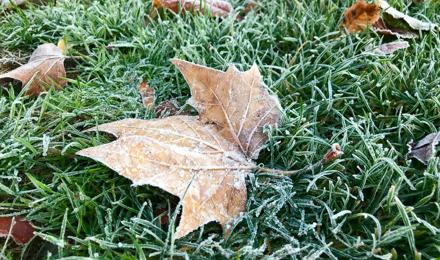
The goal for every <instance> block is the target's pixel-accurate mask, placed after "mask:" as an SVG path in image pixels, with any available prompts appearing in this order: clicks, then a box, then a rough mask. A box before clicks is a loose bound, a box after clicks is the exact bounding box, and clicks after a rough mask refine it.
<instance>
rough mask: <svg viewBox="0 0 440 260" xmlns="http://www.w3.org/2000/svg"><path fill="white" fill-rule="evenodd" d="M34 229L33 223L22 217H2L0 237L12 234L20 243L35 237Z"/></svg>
mask: <svg viewBox="0 0 440 260" xmlns="http://www.w3.org/2000/svg"><path fill="white" fill-rule="evenodd" d="M11 226H12V227H11ZM34 231H35V230H34V227H33V226H32V224H31V223H30V222H28V221H26V220H25V219H23V218H22V217H0V237H7V236H8V235H9V234H10V235H11V237H12V239H13V240H14V241H15V243H17V244H19V245H22V244H26V243H27V242H29V240H31V239H32V238H33V237H34Z"/></svg>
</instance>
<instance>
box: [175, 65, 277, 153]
mask: <svg viewBox="0 0 440 260" xmlns="http://www.w3.org/2000/svg"><path fill="white" fill-rule="evenodd" d="M172 62H173V63H174V64H175V65H176V66H177V68H178V69H179V70H180V72H182V74H183V76H184V77H185V79H186V82H187V83H188V85H189V86H190V88H191V95H192V98H191V99H190V100H189V101H188V103H189V104H191V105H192V106H193V107H194V108H196V109H197V111H198V112H199V114H200V118H201V120H202V121H203V122H209V123H215V124H216V125H217V126H218V127H219V129H220V132H221V134H222V136H223V137H224V138H226V139H227V140H229V141H230V142H233V143H236V144H238V146H239V147H240V150H241V152H242V153H243V154H245V155H246V156H247V157H249V158H251V159H256V158H257V157H258V154H259V152H260V150H261V148H262V145H263V144H264V143H265V142H266V140H267V135H266V134H265V133H263V127H264V126H275V125H276V124H277V123H278V121H279V120H280V118H281V106H280V104H279V101H278V99H277V98H276V97H274V96H271V95H269V93H268V91H267V90H266V89H265V88H264V86H263V84H262V80H261V74H260V71H259V70H258V67H257V66H256V65H254V66H252V68H251V69H250V70H248V71H246V72H240V71H239V70H237V68H236V67H235V66H230V67H229V69H228V70H227V71H226V72H223V71H219V70H215V69H211V68H208V67H205V66H200V65H197V64H193V63H189V62H186V61H182V60H176V59H175V60H173V61H172Z"/></svg>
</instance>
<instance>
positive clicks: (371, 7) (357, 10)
mask: <svg viewBox="0 0 440 260" xmlns="http://www.w3.org/2000/svg"><path fill="white" fill-rule="evenodd" d="M380 13H381V11H380V7H379V6H378V5H377V4H375V3H373V4H369V3H367V2H365V1H364V0H358V1H357V2H356V3H354V4H353V5H352V6H350V7H349V8H348V9H347V10H346V11H345V13H344V26H345V28H346V29H347V31H348V32H349V33H354V32H361V31H363V30H365V29H366V28H367V27H369V26H372V25H373V24H375V23H376V22H377V21H378V20H379V18H380Z"/></svg>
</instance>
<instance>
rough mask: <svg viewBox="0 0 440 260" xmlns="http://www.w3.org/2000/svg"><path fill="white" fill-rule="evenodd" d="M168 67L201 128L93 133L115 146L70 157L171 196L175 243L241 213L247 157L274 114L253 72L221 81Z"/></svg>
mask: <svg viewBox="0 0 440 260" xmlns="http://www.w3.org/2000/svg"><path fill="white" fill-rule="evenodd" d="M174 63H175V64H176V65H177V66H178V68H179V69H180V70H181V71H182V73H183V74H184V75H185V78H186V79H187V82H188V83H189V84H190V87H191V91H192V93H193V95H194V98H195V101H194V104H197V107H198V109H199V113H200V114H201V116H202V118H204V120H203V121H202V120H199V117H193V116H171V117H167V118H164V119H156V120H148V121H147V120H137V119H126V120H122V121H117V122H113V123H109V124H104V125H100V126H98V127H96V128H94V129H92V130H97V131H104V132H107V133H110V134H113V135H115V136H117V137H118V139H117V140H116V141H114V142H112V143H109V144H105V145H101V146H98V147H92V148H88V149H85V150H82V151H79V152H78V153H77V154H78V155H81V156H86V157H89V158H92V159H94V160H97V161H100V162H101V163H103V164H105V165H107V166H108V167H110V168H111V169H113V170H114V171H116V172H118V173H119V174H121V175H123V176H125V177H127V178H129V179H130V180H132V181H133V184H134V185H144V184H148V185H152V186H156V187H159V188H161V189H163V190H165V191H167V192H169V193H171V194H174V195H176V196H178V197H179V198H180V199H181V203H182V207H183V211H182V216H181V220H180V224H179V226H178V228H177V230H176V233H175V236H176V237H177V238H180V237H182V236H185V235H186V234H188V233H189V232H191V231H193V230H195V229H197V228H198V227H200V226H202V225H204V224H206V223H208V222H211V221H217V222H219V223H220V224H221V225H222V226H223V227H225V225H226V223H227V222H229V221H230V220H231V219H233V218H235V217H237V215H238V214H239V213H240V212H243V211H244V210H245V205H246V183H245V178H246V176H247V175H248V174H250V173H251V172H252V170H253V169H255V168H256V165H255V164H254V163H253V162H252V161H251V160H250V159H249V157H247V156H246V155H247V154H253V155H255V154H257V151H259V150H260V149H261V146H262V144H263V142H264V140H266V138H267V137H266V135H265V134H264V133H263V132H262V127H263V126H264V125H272V126H275V125H276V124H277V122H278V120H279V118H280V114H281V110H280V107H279V104H278V100H277V99H276V98H275V97H272V96H269V94H268V93H267V91H266V90H265V89H264V87H263V86H262V85H261V82H260V80H261V77H260V74H259V72H258V69H257V68H256V67H255V66H254V67H253V68H252V69H251V70H250V71H248V72H243V73H242V72H239V71H237V70H236V69H235V68H233V67H231V68H230V69H229V70H228V71H227V72H225V73H224V72H221V71H217V70H213V69H210V68H207V67H203V66H198V65H195V64H192V63H188V62H184V61H180V60H174ZM197 73H199V74H200V75H199V76H197V75H196V74H197ZM222 73H223V74H222ZM202 88H204V89H202ZM200 91H203V92H207V93H208V92H209V93H211V94H208V95H201V93H200ZM213 95H214V96H215V98H214V96H213ZM234 96H236V97H234ZM204 98H207V100H204ZM243 101H245V102H243ZM254 102H256V103H257V104H254ZM234 108H236V109H235V110H234ZM237 132H238V133H239V134H237ZM243 147H247V148H248V149H243Z"/></svg>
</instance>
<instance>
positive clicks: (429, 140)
mask: <svg viewBox="0 0 440 260" xmlns="http://www.w3.org/2000/svg"><path fill="white" fill-rule="evenodd" d="M439 142H440V132H438V133H432V134H429V135H427V136H425V137H424V138H423V139H422V140H420V141H418V142H417V143H416V144H414V143H413V144H410V145H409V151H408V156H409V157H410V158H416V159H417V160H419V161H420V162H422V163H423V164H425V165H427V164H428V162H429V160H430V159H431V158H432V157H433V156H434V155H435V147H436V146H437V145H438V143H439Z"/></svg>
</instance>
